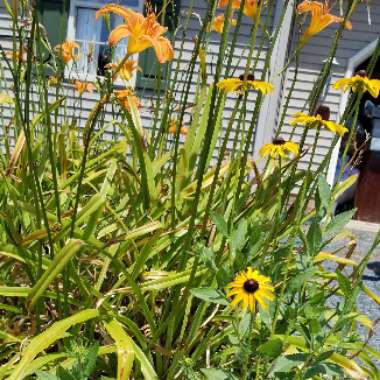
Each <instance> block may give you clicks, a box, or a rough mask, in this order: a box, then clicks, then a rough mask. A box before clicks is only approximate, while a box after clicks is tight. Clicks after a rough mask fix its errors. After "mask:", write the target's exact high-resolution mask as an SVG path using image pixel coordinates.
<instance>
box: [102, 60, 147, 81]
mask: <svg viewBox="0 0 380 380" xmlns="http://www.w3.org/2000/svg"><path fill="white" fill-rule="evenodd" d="M118 66H119V63H109V64H108V65H106V68H107V69H111V70H112V71H115V70H116V68H117V67H118ZM135 71H142V70H141V67H140V66H138V65H137V62H136V61H134V60H133V59H128V60H127V61H126V62H125V63H124V65H123V66H122V67H121V68H120V70H119V71H118V72H117V73H116V77H118V76H120V77H121V78H122V79H124V80H125V81H127V82H128V81H130V80H131V79H132V74H133V73H134V72H135Z"/></svg>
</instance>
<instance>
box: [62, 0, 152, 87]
mask: <svg viewBox="0 0 380 380" xmlns="http://www.w3.org/2000/svg"><path fill="white" fill-rule="evenodd" d="M109 2H110V3H112V1H109ZM144 4H145V0H138V7H137V8H131V9H133V10H135V11H138V12H141V13H142V12H143V10H144ZM104 5H105V4H104V2H97V1H91V2H89V1H81V0H70V11H69V17H68V20H67V38H66V39H67V40H69V41H75V34H76V28H75V15H76V12H75V9H76V7H79V6H82V7H85V8H92V9H100V8H101V7H103V6H104ZM99 22H101V20H99ZM89 42H91V41H89ZM133 59H134V60H136V62H137V61H138V54H136V57H133ZM65 77H66V78H67V79H69V80H81V81H88V82H96V81H97V80H98V79H102V78H104V77H102V76H99V75H96V74H87V73H86V74H82V73H77V72H74V71H73V70H72V64H69V65H67V67H66V70H65ZM136 78H137V73H136V71H135V72H134V73H133V76H132V79H131V80H130V81H129V82H128V83H126V82H125V81H123V80H122V79H117V80H116V81H115V82H114V84H116V85H119V86H124V87H125V86H126V85H128V86H131V87H135V85H136Z"/></svg>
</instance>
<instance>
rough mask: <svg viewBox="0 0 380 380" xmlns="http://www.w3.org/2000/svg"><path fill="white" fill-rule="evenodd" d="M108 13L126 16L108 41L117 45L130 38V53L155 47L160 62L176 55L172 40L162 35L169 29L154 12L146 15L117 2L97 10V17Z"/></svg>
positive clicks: (169, 59) (112, 44)
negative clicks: (158, 20)
mask: <svg viewBox="0 0 380 380" xmlns="http://www.w3.org/2000/svg"><path fill="white" fill-rule="evenodd" d="M108 13H115V14H117V15H119V16H121V17H123V18H124V21H125V23H124V24H122V25H119V26H117V27H116V28H115V29H114V30H112V32H111V33H110V35H109V38H108V42H109V44H110V45H111V46H114V45H116V44H117V43H118V42H119V41H120V40H122V39H123V38H128V54H134V53H140V52H142V51H144V50H145V49H148V48H150V47H153V48H154V50H155V52H156V56H157V59H158V61H159V62H160V63H165V62H167V61H171V60H172V59H173V57H174V53H173V47H172V45H171V43H170V41H169V40H168V39H167V38H165V37H163V36H162V35H163V34H164V33H165V32H166V31H167V30H168V28H164V27H163V26H161V25H160V24H159V23H158V22H157V20H156V15H155V14H154V13H149V14H148V15H147V16H146V17H144V16H143V15H142V14H140V13H137V12H135V11H133V10H132V9H128V8H124V7H122V6H120V5H117V4H109V5H105V6H104V7H102V8H100V9H99V10H98V11H97V12H96V18H99V17H101V16H104V15H106V14H108Z"/></svg>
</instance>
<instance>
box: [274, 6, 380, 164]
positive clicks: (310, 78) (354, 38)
mask: <svg viewBox="0 0 380 380" xmlns="http://www.w3.org/2000/svg"><path fill="white" fill-rule="evenodd" d="M333 13H335V14H339V13H338V10H336V9H335V10H334V11H333ZM371 16H372V25H368V20H367V11H366V7H365V4H360V5H359V6H358V8H357V9H356V11H355V12H354V14H353V17H352V20H351V21H352V25H353V28H352V30H351V31H345V32H344V33H343V38H342V40H341V41H340V44H339V48H338V50H337V54H336V59H337V61H338V62H339V64H340V66H333V67H332V73H331V74H332V80H331V82H332V83H334V82H335V81H336V80H338V79H340V78H342V77H344V74H345V71H346V69H347V65H348V60H349V59H350V58H351V57H352V56H354V55H355V54H356V53H358V52H359V51H360V50H362V49H363V48H365V47H366V46H367V45H369V44H370V43H371V42H372V41H374V40H375V39H376V38H378V37H379V35H380V3H379V2H378V1H373V2H371ZM335 29H336V26H331V27H329V28H327V29H326V30H324V31H323V32H322V33H320V34H319V35H317V36H314V37H312V38H311V39H310V41H309V42H308V43H307V44H306V45H305V47H304V48H303V49H302V53H301V56H300V65H299V73H298V76H297V81H296V84H295V89H294V92H293V94H292V96H291V100H290V103H289V109H288V111H287V115H286V118H285V125H284V127H283V128H282V132H281V135H282V136H283V137H284V138H288V137H289V134H290V132H291V130H292V127H291V126H290V124H289V122H290V119H291V116H292V115H293V114H294V113H296V112H298V111H301V110H302V108H303V107H304V106H305V101H306V100H307V97H308V95H309V93H310V91H311V89H312V87H313V85H314V82H315V80H316V79H317V77H318V74H319V73H320V71H321V69H322V66H323V60H324V59H326V58H327V56H328V53H329V49H330V45H331V43H332V40H333V37H334V30H335ZM297 38H298V36H297V35H296V36H295V37H294V39H293V41H292V42H293V46H294V45H295V44H296V42H297ZM293 77H294V65H291V66H290V67H289V69H288V70H287V72H286V76H285V81H284V89H283V93H284V95H283V99H282V105H283V104H284V103H285V100H286V99H287V97H288V94H289V89H290V86H291V83H292V80H293ZM340 101H341V92H340V91H335V90H334V89H333V88H332V87H331V86H330V87H329V90H328V93H327V96H326V98H325V100H324V102H323V103H324V104H326V105H328V106H329V107H330V109H331V119H332V120H334V121H337V120H338V119H339V115H338V113H339V103H340ZM302 132H303V128H297V129H296V135H295V138H294V139H295V140H299V139H300V136H301V134H302ZM313 135H314V132H313V133H310V136H311V137H309V138H308V139H307V140H306V143H307V144H306V145H307V146H308V147H310V145H311V144H312V142H313V139H312V136H313ZM332 137H333V135H332V134H331V133H330V132H328V131H322V132H321V136H320V139H319V141H318V146H317V150H316V156H315V157H314V160H313V161H314V164H318V163H320V162H321V161H322V160H323V158H324V157H325V155H326V154H327V152H328V150H329V148H330V146H331V144H332ZM309 160H310V156H309V155H306V156H305V157H304V159H303V163H302V166H305V165H306V164H307V163H308V161H309Z"/></svg>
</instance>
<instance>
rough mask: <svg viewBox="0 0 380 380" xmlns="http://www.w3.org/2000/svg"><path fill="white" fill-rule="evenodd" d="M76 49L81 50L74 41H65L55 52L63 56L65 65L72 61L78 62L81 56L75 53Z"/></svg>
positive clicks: (56, 47)
mask: <svg viewBox="0 0 380 380" xmlns="http://www.w3.org/2000/svg"><path fill="white" fill-rule="evenodd" d="M75 49H79V45H78V44H77V43H76V42H74V41H65V42H63V43H62V44H59V45H57V46H55V48H54V50H55V51H56V52H57V53H59V54H60V55H61V57H62V59H63V61H64V62H65V63H68V62H70V61H71V60H74V61H77V60H78V58H79V54H75V53H74V52H75Z"/></svg>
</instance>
